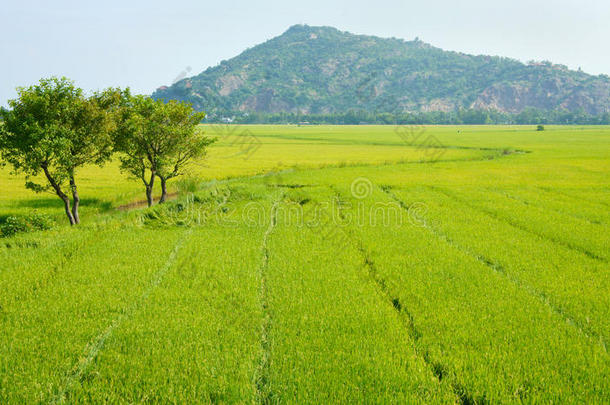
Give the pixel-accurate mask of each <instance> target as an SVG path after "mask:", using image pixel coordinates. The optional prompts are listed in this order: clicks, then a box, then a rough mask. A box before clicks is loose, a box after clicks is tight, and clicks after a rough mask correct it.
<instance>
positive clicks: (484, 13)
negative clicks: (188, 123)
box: [0, 0, 610, 106]
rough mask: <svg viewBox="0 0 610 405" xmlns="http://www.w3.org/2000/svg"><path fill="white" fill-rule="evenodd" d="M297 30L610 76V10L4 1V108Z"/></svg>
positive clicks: (605, 6) (583, 4)
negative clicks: (49, 81)
mask: <svg viewBox="0 0 610 405" xmlns="http://www.w3.org/2000/svg"><path fill="white" fill-rule="evenodd" d="M294 24H308V25H312V26H317V25H327V26H333V27H335V28H338V29H340V30H342V31H349V32H352V33H356V34H367V35H376V36H380V37H396V38H403V39H406V40H412V39H414V38H415V37H419V38H420V39H421V40H423V41H425V42H428V43H430V44H432V45H434V46H437V47H440V48H443V49H447V50H454V51H460V52H466V53H472V54H488V55H500V56H508V57H512V58H515V59H519V60H521V61H524V62H526V61H529V60H550V61H552V62H554V63H561V64H564V65H567V66H568V67H570V68H572V69H578V68H582V70H584V71H585V72H588V73H592V74H602V73H603V74H610V52H609V50H610V45H609V39H610V2H609V1H608V0H580V1H576V0H553V1H551V0H546V1H542V0H512V1H502V2H496V1H493V0H461V1H460V0H458V1H456V0H426V1H405V0H403V1H399V0H376V1H370V0H366V1H363V0H349V1H346V0H334V1H329V0H307V1H290V0H258V1H253V0H248V1H246V0H224V1H214V2H211V1H194V0H169V1H159V0H147V1H141V0H122V1H116V0H106V1H96V2H93V1H88V0H78V1H77V0H54V1H48V0H46V1H41V0H20V1H12V0H2V1H1V2H0V38H1V40H0V105H1V106H6V102H7V100H8V99H10V98H14V97H15V95H16V92H15V88H16V87H17V86H28V85H31V84H34V83H36V82H37V81H38V79H40V78H42V77H49V76H67V77H69V78H71V79H72V80H74V81H75V82H76V84H77V85H78V86H79V87H82V88H84V89H85V90H87V91H93V90H98V89H103V88H106V87H109V86H113V87H117V86H119V87H131V89H132V90H133V91H134V92H136V93H143V94H150V93H152V92H153V91H154V90H155V89H156V88H157V87H159V86H161V85H168V84H171V83H172V82H173V81H174V80H176V78H179V77H184V76H185V75H188V76H192V75H195V74H197V73H199V72H201V71H203V70H205V69H206V68H207V67H209V66H214V65H217V64H218V63H220V62H221V61H222V60H225V59H230V58H232V57H234V56H236V55H238V54H239V53H240V52H242V51H243V50H245V49H247V48H248V47H252V46H254V45H257V44H259V43H261V42H264V41H266V40H268V39H271V38H273V37H275V36H278V35H281V34H282V33H283V32H284V31H286V30H287V29H288V28H289V27H290V26H292V25H294Z"/></svg>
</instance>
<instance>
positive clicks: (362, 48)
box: [153, 25, 610, 116]
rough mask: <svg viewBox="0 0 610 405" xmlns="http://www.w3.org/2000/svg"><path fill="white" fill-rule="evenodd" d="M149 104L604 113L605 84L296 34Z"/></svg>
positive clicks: (407, 48) (412, 44) (323, 32)
mask: <svg viewBox="0 0 610 405" xmlns="http://www.w3.org/2000/svg"><path fill="white" fill-rule="evenodd" d="M153 97H154V98H163V99H166V100H169V99H178V100H186V101H189V102H192V103H193V104H194V106H195V107H196V108H197V109H199V110H205V111H207V112H208V113H210V114H211V115H212V116H214V115H217V114H222V113H225V112H230V111H242V112H264V113H278V112H292V113H296V112H300V113H306V114H330V113H341V112H346V111H348V110H351V109H363V110H367V111H375V112H406V111H412V112H427V111H453V110H456V109H458V108H472V109H492V110H497V111H501V112H507V113H519V112H522V111H523V110H524V109H526V108H536V109H540V110H567V111H583V112H586V113H588V114H593V115H596V114H602V113H606V112H609V111H610V77H608V76H606V75H600V76H593V75H589V74H586V73H584V72H581V71H572V70H569V69H568V68H567V67H565V66H563V65H554V64H551V63H550V62H542V63H530V64H524V63H521V62H520V61H517V60H513V59H509V58H502V57H496V56H482V55H479V56H474V55H467V54H463V53H458V52H450V51H444V50H442V49H439V48H435V47H433V46H431V45H429V44H427V43H425V42H422V41H420V40H417V39H416V40H414V41H404V40H401V39H395V38H390V39H387V38H378V37H373V36H364V35H354V34H350V33H347V32H341V31H338V30H337V29H334V28H330V27H310V26H306V25H305V26H304V25H296V26H293V27H291V28H290V29H288V30H287V31H286V32H285V33H284V34H282V35H280V36H278V37H276V38H273V39H271V40H269V41H267V42H265V43H263V44H260V45H257V46H255V47H253V48H251V49H248V50H246V51H244V52H243V53H241V54H240V55H238V56H236V57H235V58H232V59H230V60H228V61H223V62H222V63H221V64H220V65H218V66H215V67H210V68H208V69H206V70H205V71H203V72H202V73H200V74H198V75H196V76H193V77H190V78H186V79H183V80H181V81H179V82H177V83H175V84H173V85H172V86H169V87H167V86H162V87H160V88H158V89H157V90H156V91H155V92H154V93H153Z"/></svg>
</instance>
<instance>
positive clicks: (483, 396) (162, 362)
mask: <svg viewBox="0 0 610 405" xmlns="http://www.w3.org/2000/svg"><path fill="white" fill-rule="evenodd" d="M200 128H201V129H202V130H203V131H204V132H205V134H206V136H207V137H212V136H213V137H216V138H218V142H217V143H215V144H213V145H211V146H210V147H209V149H208V152H209V153H208V156H207V157H206V160H205V162H206V165H205V166H203V165H195V166H194V168H193V169H192V172H191V173H192V174H193V175H194V176H197V178H199V180H198V181H196V180H194V178H190V179H189V181H185V183H187V184H186V185H185V187H184V190H185V192H184V194H183V195H182V196H180V197H179V198H178V199H177V200H176V201H171V202H168V203H166V204H163V205H160V206H156V207H153V208H152V209H143V210H139V209H132V210H127V211H125V210H117V209H115V208H118V207H124V206H125V205H126V204H129V203H137V199H138V195H139V193H140V189H141V184H139V183H138V182H137V181H134V180H130V179H126V178H121V177H120V176H118V173H119V170H120V162H118V161H117V162H115V161H113V162H110V163H109V164H108V165H107V166H105V167H104V168H103V169H100V168H99V167H96V166H91V165H89V166H85V167H83V168H82V169H81V170H80V171H79V173H80V174H81V177H80V178H82V180H81V182H80V183H81V189H82V190H83V191H84V192H85V191H86V193H87V195H91V196H92V197H95V200H92V201H84V204H83V212H85V210H86V211H87V215H91V218H92V220H91V221H87V222H88V223H86V224H84V225H82V226H81V227H78V228H73V227H69V226H57V227H53V228H52V229H50V230H45V231H39V232H32V233H27V234H20V235H15V236H11V237H9V238H3V239H1V240H0V261H1V262H2V263H3V268H2V271H0V290H1V291H3V294H0V402H2V403H31V402H143V401H148V402H187V403H199V402H204V403H210V402H226V403H232V402H258V403H275V402H279V403H285V402H288V403H290V402H298V403H336V402H356V403H361V402H380V403H383V402H405V403H487V402H489V403H521V402H527V403H548V402H559V403H603V402H604V401H606V398H608V393H609V392H610V383H609V382H610V366H609V365H610V359H609V357H608V356H609V355H608V352H607V345H608V339H609V338H610V324H609V323H608V319H609V317H610V301H609V300H610V298H609V297H610V278H609V276H608V271H607V267H608V260H610V250H609V246H610V239H609V238H610V237H609V233H608V232H607V227H608V225H609V224H610V215H609V213H608V209H607V207H608V206H609V205H610V197H609V191H610V188H609V185H608V178H609V176H608V173H609V172H610V164H609V162H608V159H607V156H608V154H609V153H610V151H609V150H608V149H609V147H608V145H610V142H609V141H610V127H600V126H598V127H574V126H572V127H563V126H550V125H546V126H545V131H542V132H537V131H536V126H535V125H530V126H527V127H519V126H460V127H451V126H439V127H433V126H429V127H420V126H416V127H410V126H403V127H391V126H341V127H338V126H301V127H298V126H250V127H244V126H239V127H234V126H210V125H204V126H201V127H200ZM404 134H415V135H419V136H420V137H418V138H417V139H424V138H426V139H427V138H428V137H432V138H433V139H435V140H437V141H438V142H435V143H433V144H432V143H424V144H422V143H419V141H418V142H409V139H410V138H405V137H403V136H401V135H404ZM252 137H254V138H256V139H257V140H258V141H259V147H258V148H257V149H256V150H255V152H254V153H251V154H243V153H241V154H240V153H239V152H240V151H242V150H243V147H244V143H242V142H240V140H241V141H243V140H245V139H250V138H252ZM439 152H440V153H439ZM0 181H1V182H2V184H5V185H6V187H5V189H6V191H7V193H3V194H2V195H0V217H4V216H19V215H23V214H24V213H27V212H30V211H31V210H32V208H33V207H36V208H37V209H38V210H39V212H40V214H44V215H53V213H54V212H55V211H56V210H57V208H56V207H54V206H53V204H54V203H55V200H56V199H54V200H49V199H45V198H44V197H42V196H40V195H33V194H28V193H26V191H25V190H22V189H23V187H22V181H23V179H22V178H14V177H11V176H10V175H9V173H8V171H6V170H4V169H3V170H2V171H0ZM156 192H160V189H159V185H157V188H156ZM58 202H59V201H58ZM133 207H134V208H137V207H138V206H137V205H134V206H133ZM93 213H97V214H98V215H92V214H93ZM75 236H78V237H75ZM151 246H155V249H151V248H150V247H151Z"/></svg>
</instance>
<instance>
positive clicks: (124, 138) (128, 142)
mask: <svg viewBox="0 0 610 405" xmlns="http://www.w3.org/2000/svg"><path fill="white" fill-rule="evenodd" d="M204 117H205V113H197V112H195V111H194V110H193V108H192V106H191V105H190V104H186V103H181V102H177V101H170V102H169V103H167V104H166V103H164V102H163V101H162V100H156V101H155V100H153V99H151V98H149V97H145V96H134V97H128V99H127V102H126V103H124V105H123V107H122V108H121V109H120V112H119V119H118V122H119V123H118V126H117V131H116V132H115V149H116V150H117V151H118V152H120V153H121V157H120V159H121V169H122V170H123V171H126V172H127V173H129V174H130V175H132V176H133V177H135V178H137V179H139V180H141V181H142V183H143V184H144V186H145V189H146V200H147V202H148V206H149V207H150V206H152V204H153V196H152V193H153V189H154V184H155V178H157V177H158V178H159V179H160V181H161V189H162V194H161V199H160V201H159V202H160V203H163V202H165V200H166V199H167V181H168V180H170V179H172V178H174V177H177V176H180V175H182V174H184V173H185V172H186V169H187V168H188V166H189V163H191V162H192V161H193V159H195V158H198V157H202V156H204V155H205V151H206V147H207V146H208V145H209V144H211V143H212V142H213V139H211V138H207V137H204V136H203V134H202V133H201V131H199V130H198V129H197V125H198V124H199V123H200V122H201V120H203V118H204Z"/></svg>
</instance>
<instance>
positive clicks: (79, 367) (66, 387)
mask: <svg viewBox="0 0 610 405" xmlns="http://www.w3.org/2000/svg"><path fill="white" fill-rule="evenodd" d="M191 233H192V229H188V230H187V231H185V232H184V234H183V235H182V236H181V237H180V238H179V239H178V241H177V242H176V245H175V246H174V249H173V250H172V251H171V252H170V254H169V256H168V258H167V260H166V261H165V263H164V264H163V266H162V267H161V268H160V269H159V270H158V271H157V272H156V273H155V274H154V275H153V277H152V280H151V282H150V283H149V284H148V286H147V287H146V289H145V290H144V292H143V293H142V295H141V296H140V298H139V299H137V300H136V301H135V302H134V303H132V304H131V305H130V306H129V307H128V308H127V309H126V310H125V311H124V312H123V313H122V314H121V315H119V316H118V317H116V318H115V319H114V320H113V321H112V323H110V325H108V327H107V328H106V329H104V330H103V331H102V333H100V334H99V335H97V336H96V337H95V339H93V340H92V341H91V342H89V344H88V345H87V346H86V347H85V351H84V357H83V358H81V360H80V361H79V362H78V363H76V364H75V365H74V367H73V368H72V370H71V371H70V373H69V374H68V375H67V376H66V378H65V379H64V381H63V383H62V384H61V385H60V387H59V390H58V393H57V394H56V395H55V397H54V398H53V399H52V400H51V401H50V403H51V404H58V403H63V402H64V401H65V400H66V395H67V394H68V392H69V391H70V390H71V389H72V387H73V386H74V384H75V383H77V382H79V381H80V379H81V378H82V376H83V374H84V373H85V371H87V369H88V367H89V365H90V364H91V362H92V361H93V360H95V358H96V357H97V355H98V354H99V352H100V350H102V349H103V347H104V343H105V342H106V340H107V339H108V338H109V337H110V336H111V335H112V333H113V332H114V330H115V329H116V328H118V327H119V326H120V325H121V324H122V323H123V322H124V321H125V320H126V319H128V318H129V317H131V316H132V315H133V314H134V313H135V312H136V311H137V310H138V309H140V308H141V307H142V306H143V305H144V303H145V302H146V300H147V299H148V297H149V296H150V294H151V293H152V292H153V291H154V290H155V288H157V287H158V286H159V284H161V282H162V281H163V279H164V277H165V275H166V274H167V272H168V271H169V269H170V268H171V266H172V265H173V264H174V262H175V261H176V257H177V255H178V252H179V251H180V249H181V248H182V246H183V245H184V242H185V241H186V240H187V239H188V237H189V236H190V234H191Z"/></svg>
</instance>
